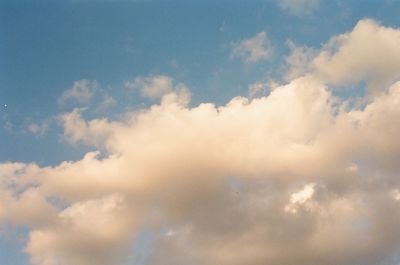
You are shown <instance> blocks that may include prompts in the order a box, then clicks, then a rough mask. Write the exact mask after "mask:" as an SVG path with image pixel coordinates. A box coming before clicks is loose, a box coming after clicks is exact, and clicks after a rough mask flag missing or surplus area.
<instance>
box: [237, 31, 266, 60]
mask: <svg viewBox="0 0 400 265" xmlns="http://www.w3.org/2000/svg"><path fill="white" fill-rule="evenodd" d="M272 54H273V48H272V45H271V43H270V41H269V40H268V38H267V33H266V32H265V31H262V32H259V33H257V34H256V35H255V36H254V37H253V38H250V39H245V40H242V41H239V42H234V43H232V52H231V55H232V56H233V57H238V58H241V59H242V60H243V61H244V62H246V63H254V62H257V61H265V60H268V59H270V58H271V56H272Z"/></svg>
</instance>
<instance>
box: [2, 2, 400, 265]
mask: <svg viewBox="0 0 400 265" xmlns="http://www.w3.org/2000/svg"><path fill="white" fill-rule="evenodd" d="M399 17H400V3H399V2H398V1H395V0H392V1H391V0H384V1H378V0H365V1H361V0H360V1H344V0H343V1H342V0H333V1H322V0H320V1H318V0H301V1H298V2H296V1H289V0H282V1H279V0H276V1H274V0H254V1H228V0H226V1H211V0H204V1H183V0H182V1H178V0H174V1H172V0H171V1H156V0H148V1H146V0H143V1H141V0H136V1H135V0H132V1H129V0H126V1H124V0H104V1H103V0H99V1H95V0H63V1H50V0H48V1H41V0H38V1H22V0H16V1H11V0H10V1H8V0H2V1H0V40H1V41H0V124H1V126H0V163H6V162H17V161H18V162H22V163H36V164H37V165H39V166H40V167H46V166H57V165H59V164H60V163H62V162H63V161H72V160H73V161H79V160H80V159H82V157H83V156H84V155H85V153H87V152H89V151H95V150H107V152H111V151H110V150H108V149H107V148H108V147H99V146H98V145H96V144H92V143H91V142H90V141H86V140H82V141H74V140H71V139H68V137H70V136H71V135H69V136H68V133H66V131H65V126H64V125H63V121H62V118H60V117H61V115H62V114H63V113H72V112H73V110H74V108H76V107H79V108H82V109H81V116H82V117H83V118H84V119H86V120H87V121H89V120H92V119H99V118H108V119H109V120H111V121H113V120H114V121H121V120H124V118H125V117H126V115H127V113H130V112H134V111H137V110H140V109H148V108H150V107H151V106H152V105H153V104H158V100H159V98H162V96H163V95H159V97H158V96H154V97H153V96H146V95H144V94H143V93H146V92H143V91H144V90H142V91H140V86H142V87H141V88H142V89H143V86H145V84H147V85H148V84H149V82H153V81H152V80H150V79H146V78H152V77H157V76H161V77H164V79H162V78H161V79H160V80H162V81H160V82H164V81H165V82H171V84H172V85H171V86H169V87H167V88H165V89H166V91H169V92H171V91H178V90H179V86H180V84H181V85H182V86H184V87H185V91H186V89H187V90H188V91H190V94H191V100H190V103H189V106H190V107H197V106H198V105H199V104H201V103H204V102H211V103H214V104H216V105H217V106H224V105H225V104H227V103H228V102H230V101H231V99H232V98H235V97H237V96H243V97H249V95H250V92H249V88H250V87H251V86H252V85H254V84H261V87H262V89H266V88H267V87H268V89H266V90H267V91H268V92H266V93H267V94H268V93H270V91H272V90H273V87H272V85H270V84H271V82H272V81H273V82H274V83H275V84H277V85H283V84H286V83H289V82H291V81H292V80H288V78H285V76H286V75H287V73H288V69H289V68H290V65H289V63H288V61H287V58H288V56H289V55H290V54H291V52H292V50H291V48H290V47H291V45H292V44H293V45H294V46H292V47H307V49H309V50H310V52H312V51H313V52H314V53H316V54H318V53H319V52H320V51H321V50H323V49H324V47H325V46H324V45H325V44H327V43H328V42H329V40H330V39H331V38H332V37H334V36H338V35H339V34H344V33H348V32H352V31H353V29H354V28H355V26H356V25H357V23H358V22H359V21H360V20H363V19H371V20H373V21H376V23H378V24H379V25H382V27H383V26H384V27H390V28H395V29H397V28H399V27H400V21H399V19H398V18H399ZM259 33H264V34H265V35H262V34H261V35H257V34H259ZM257 36H259V37H260V39H259V40H260V41H261V42H262V45H261V48H263V50H261V52H265V54H264V55H259V54H258V55H257V54H256V55H255V57H254V58H255V59H254V60H252V59H249V58H250V57H248V56H249V54H246V52H251V51H250V50H249V49H247V48H246V47H247V46H246V45H245V43H246V42H245V41H246V40H256V38H257ZM366 41H367V42H374V36H371V38H370V39H366ZM235 47H239V48H236V51H237V52H235ZM240 47H242V48H240ZM243 47H244V48H243ZM263 56H264V57H263ZM246 60H247V61H246ZM249 60H250V61H249ZM304 69H306V66H304ZM80 80H88V83H85V84H86V85H85V88H84V89H88V90H87V91H86V92H88V93H89V95H87V97H88V98H87V100H86V99H85V98H84V95H78V96H71V94H68V93H67V92H65V91H72V90H71V89H73V88H74V84H77V83H76V82H79V81H80ZM392 81H393V80H392V79H391V80H390V82H392ZM329 82H330V83H329ZM329 82H328V81H327V83H326V84H327V85H328V86H331V87H341V86H348V87H351V88H352V90H345V92H343V91H340V90H339V91H337V90H334V89H333V90H332V91H333V92H332V93H333V94H335V95H338V96H339V97H342V98H343V100H345V99H347V97H349V98H351V97H352V95H358V94H360V93H364V92H360V91H364V89H365V87H366V86H368V78H364V79H362V78H361V79H360V80H357V81H355V82H353V83H351V84H349V83H346V82H344V83H340V82H336V81H332V82H331V81H329ZM129 83H130V84H131V86H129V85H128V84H129ZM267 83H268V84H269V85H263V84H267ZM385 85H386V83H385ZM138 87H139V88H138ZM371 87H372V85H371ZM156 93H161V92H159V91H157V92H156ZM177 93H178V92H177ZM63 95H64V98H63ZM65 95H67V96H65ZM68 95H70V96H68ZM107 100H108V101H107ZM355 101H356V100H355ZM363 102H364V101H363ZM354 104H356V103H354ZM363 104H368V102H364V103H363ZM110 126H111V125H110ZM89 138H90V136H89ZM112 150H113V149H112ZM107 152H106V153H107ZM103 155H104V154H103ZM105 156H107V155H105ZM354 161H355V159H354ZM360 163H361V164H362V163H363V162H360ZM365 163H367V162H365ZM0 176H1V175H0ZM0 203H1V202H0ZM71 204H72V202H71ZM0 210H1V209H0ZM0 213H1V211H0ZM0 221H1V215H0ZM171 222H172V221H171ZM360 222H361V221H360ZM28 226H29V225H28ZM11 227H13V228H11V229H9V230H10V232H4V236H3V235H2V234H3V232H2V230H1V229H0V264H1V265H3V264H4V265H8V264H10V265H11V264H13V265H19V264H21V265H22V264H30V263H29V255H27V254H26V253H22V249H23V248H24V246H26V240H27V237H28V233H29V232H27V231H25V230H26V229H27V228H26V226H25V225H22V226H18V225H16V226H14V225H11ZM15 227H17V228H15ZM7 230H8V229H7ZM11 230H12V231H11ZM14 230H15V231H14ZM28 230H29V229H28ZM161 230H162V229H161ZM161 230H157V229H156V231H161ZM146 231H147V230H146ZM153 232H154V231H153ZM154 233H158V232H154ZM150 234H151V233H150ZM144 237H149V238H153V235H150V236H149V235H148V236H146V235H145V236H144ZM141 240H143V241H146V240H147V241H148V239H141ZM139 241H140V240H139ZM147 241H146V242H147ZM146 244H149V243H148V242H147V243H146ZM160 244H161V243H160ZM139 245H140V244H139ZM160 255H161V254H160ZM32 264H45V263H40V262H36V263H32ZM49 264H50V263H49ZM82 264H87V263H82ZM149 264H150V263H149ZM355 264H356V263H354V265H355ZM357 264H358V263H357ZM178 265H179V264H178ZM283 265H285V264H283Z"/></svg>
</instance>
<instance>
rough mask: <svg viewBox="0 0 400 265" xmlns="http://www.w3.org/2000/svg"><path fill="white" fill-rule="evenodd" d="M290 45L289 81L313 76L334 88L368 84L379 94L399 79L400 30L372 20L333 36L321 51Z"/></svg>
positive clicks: (362, 21)
mask: <svg viewBox="0 0 400 265" xmlns="http://www.w3.org/2000/svg"><path fill="white" fill-rule="evenodd" d="M371 40H373V41H371ZM289 46H290V48H291V49H292V53H291V55H290V56H289V57H287V59H286V62H287V64H288V65H289V66H290V67H289V71H288V73H287V79H288V80H291V79H292V78H295V77H298V76H301V75H304V74H310V73H311V74H313V75H314V76H315V77H317V78H319V79H320V80H321V81H323V82H325V83H327V84H332V85H349V84H354V83H358V82H360V81H365V82H367V84H368V88H369V91H370V92H377V91H379V90H382V87H386V86H388V85H390V84H391V83H393V82H394V81H396V80H398V78H399V77H400V74H399V71H398V69H399V68H400V51H399V49H398V47H399V46H400V30H399V29H394V28H389V27H383V26H381V25H380V24H379V23H377V22H375V21H373V20H370V19H364V20H361V21H359V22H358V23H357V25H356V26H355V27H354V29H353V30H352V31H351V32H348V33H344V34H341V35H338V36H334V37H332V38H331V40H330V41H329V42H328V43H326V44H325V45H323V47H322V48H321V49H320V50H319V51H316V50H312V49H309V48H306V47H296V46H295V45H293V44H292V43H290V42H289Z"/></svg>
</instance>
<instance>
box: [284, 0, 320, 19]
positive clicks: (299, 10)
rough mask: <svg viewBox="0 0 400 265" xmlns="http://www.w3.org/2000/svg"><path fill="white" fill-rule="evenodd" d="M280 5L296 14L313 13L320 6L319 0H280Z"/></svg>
mask: <svg viewBox="0 0 400 265" xmlns="http://www.w3.org/2000/svg"><path fill="white" fill-rule="evenodd" d="M278 5H279V7H280V8H281V9H282V10H283V11H285V12H287V13H289V14H291V15H294V16H299V17H300V16H306V15H310V14H312V13H313V12H314V11H315V10H317V9H318V7H319V0H278Z"/></svg>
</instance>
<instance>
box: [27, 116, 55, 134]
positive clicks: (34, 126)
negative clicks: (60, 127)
mask: <svg viewBox="0 0 400 265" xmlns="http://www.w3.org/2000/svg"><path fill="white" fill-rule="evenodd" d="M49 125H50V120H45V121H43V122H42V123H36V122H31V123H29V124H28V131H30V132H31V133H33V134H37V135H44V134H46V132H47V131H48V130H49Z"/></svg>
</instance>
